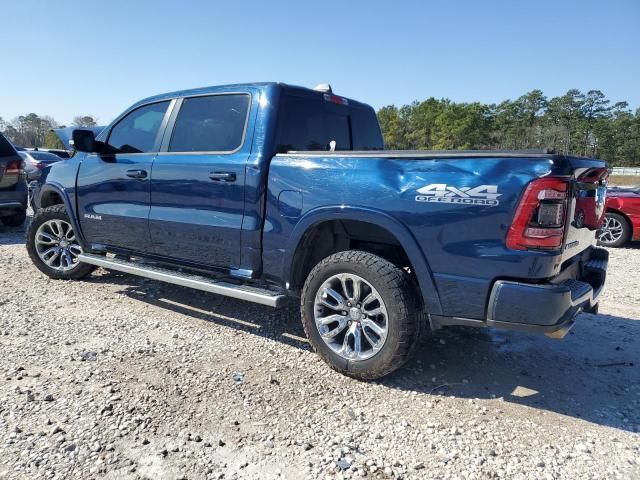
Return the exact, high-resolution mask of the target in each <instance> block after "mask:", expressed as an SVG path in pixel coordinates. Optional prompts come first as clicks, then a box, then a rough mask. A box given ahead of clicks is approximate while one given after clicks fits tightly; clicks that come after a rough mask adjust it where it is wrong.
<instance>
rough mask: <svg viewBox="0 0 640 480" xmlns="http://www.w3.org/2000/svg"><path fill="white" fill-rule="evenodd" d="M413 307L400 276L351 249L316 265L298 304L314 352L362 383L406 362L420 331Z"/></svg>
mask: <svg viewBox="0 0 640 480" xmlns="http://www.w3.org/2000/svg"><path fill="white" fill-rule="evenodd" d="M419 308H420V307H419V304H418V301H417V296H416V291H415V287H414V284H413V282H412V281H411V278H410V277H409V275H408V274H407V273H406V272H404V271H403V270H401V269H399V268H398V267H396V266H395V265H393V264H392V263H390V262H388V261H387V260H385V259H384V258H381V257H378V256H377V255H373V254H371V253H368V252H362V251H356V250H350V251H346V252H339V253H336V254H334V255H331V256H329V257H327V258H325V259H324V260H322V261H321V262H320V263H319V264H318V265H316V266H315V268H314V269H313V270H312V271H311V273H310V274H309V276H308V277H307V280H306V282H305V285H304V288H303V291H302V299H301V310H302V323H303V326H304V329H305V333H306V334H307V338H308V339H309V341H310V342H311V345H312V346H313V348H314V350H315V351H316V352H318V354H319V355H320V356H321V357H322V358H323V359H324V360H325V361H326V362H327V363H328V364H329V365H330V366H331V367H332V368H333V369H335V370H337V371H338V372H340V373H343V374H345V375H348V376H351V377H355V378H358V379H362V380H373V379H376V378H380V377H383V376H385V375H387V374H389V373H391V372H392V371H394V370H396V369H397V368H399V367H400V366H402V365H403V364H404V363H405V362H406V361H407V359H408V358H409V356H410V354H411V352H412V351H413V347H414V346H415V344H416V342H417V340H418V338H419V335H420V331H421V325H420V319H421V315H420V314H419Z"/></svg>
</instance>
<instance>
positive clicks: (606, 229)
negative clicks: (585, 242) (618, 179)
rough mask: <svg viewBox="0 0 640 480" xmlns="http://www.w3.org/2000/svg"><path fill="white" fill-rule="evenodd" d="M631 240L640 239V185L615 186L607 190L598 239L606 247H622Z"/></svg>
mask: <svg viewBox="0 0 640 480" xmlns="http://www.w3.org/2000/svg"><path fill="white" fill-rule="evenodd" d="M629 240H640V187H613V188H610V189H608V190H607V203H606V212H605V217H604V221H603V223H602V227H600V231H599V234H598V241H599V243H600V245H603V246H605V247H620V246H622V245H624V244H625V243H627V242H628V241H629Z"/></svg>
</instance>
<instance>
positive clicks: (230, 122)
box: [169, 93, 250, 152]
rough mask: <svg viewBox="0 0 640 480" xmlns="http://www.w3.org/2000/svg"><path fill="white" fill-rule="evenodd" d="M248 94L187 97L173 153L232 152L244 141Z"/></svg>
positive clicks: (179, 114) (182, 109)
mask: <svg viewBox="0 0 640 480" xmlns="http://www.w3.org/2000/svg"><path fill="white" fill-rule="evenodd" d="M249 101H250V97H249V95H247V94H242V93H239V94H229V95H212V96H206V97H193V98H185V99H184V100H183V101H182V107H180V112H179V113H178V117H177V118H176V123H175V127H174V129H173V135H172V136H171V142H170V143H169V151H170V152H233V151H236V150H238V149H239V148H240V147H241V146H242V143H243V141H244V134H245V128H246V124H247V115H248V113H249Z"/></svg>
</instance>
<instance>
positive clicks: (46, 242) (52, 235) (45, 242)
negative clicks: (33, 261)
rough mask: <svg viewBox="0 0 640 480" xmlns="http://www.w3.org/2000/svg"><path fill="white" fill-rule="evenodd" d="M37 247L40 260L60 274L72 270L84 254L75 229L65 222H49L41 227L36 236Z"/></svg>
mask: <svg viewBox="0 0 640 480" xmlns="http://www.w3.org/2000/svg"><path fill="white" fill-rule="evenodd" d="M35 247H36V252H37V253H38V257H40V260H42V261H43V262H44V263H45V264H46V265H47V266H48V267H50V268H52V269H54V270H57V271H60V272H66V271H69V270H72V269H73V268H74V267H75V266H76V265H77V264H78V255H80V254H81V253H82V247H81V246H80V244H79V243H78V242H77V240H76V236H75V233H74V232H73V227H72V226H71V224H70V223H69V222H66V221H64V220H48V221H46V222H44V223H43V224H42V225H40V227H38V230H37V231H36V235H35Z"/></svg>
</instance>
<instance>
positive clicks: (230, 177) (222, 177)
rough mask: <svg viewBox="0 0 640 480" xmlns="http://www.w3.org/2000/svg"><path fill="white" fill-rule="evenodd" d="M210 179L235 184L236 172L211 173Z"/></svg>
mask: <svg viewBox="0 0 640 480" xmlns="http://www.w3.org/2000/svg"><path fill="white" fill-rule="evenodd" d="M209 178H210V179H211V180H213V181H214V182H235V181H236V174H235V172H211V173H210V174H209Z"/></svg>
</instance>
